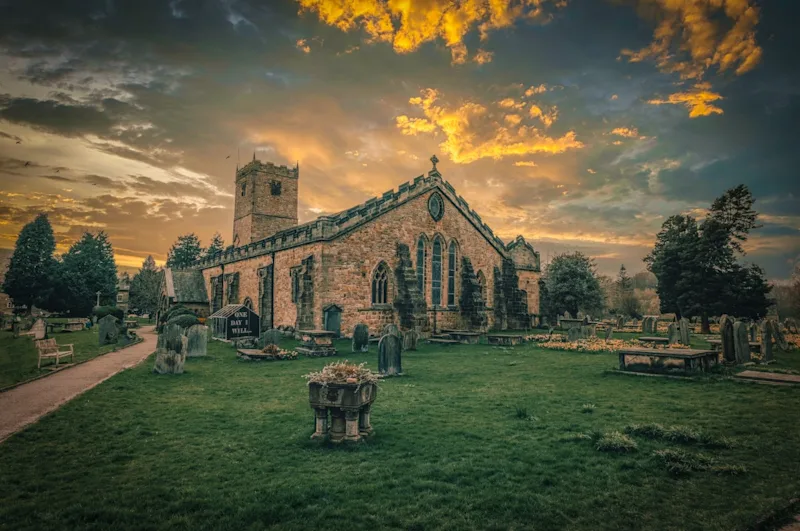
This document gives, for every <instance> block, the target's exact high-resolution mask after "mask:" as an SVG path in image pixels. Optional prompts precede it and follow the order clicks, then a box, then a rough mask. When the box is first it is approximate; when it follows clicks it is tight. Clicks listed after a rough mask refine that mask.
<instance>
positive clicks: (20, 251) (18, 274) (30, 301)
mask: <svg viewBox="0 0 800 531" xmlns="http://www.w3.org/2000/svg"><path fill="white" fill-rule="evenodd" d="M55 249H56V241H55V237H54V236H53V227H52V226H50V221H49V220H48V219H47V215H46V214H39V215H38V216H37V217H36V219H35V220H33V221H31V222H30V223H28V224H27V225H25V226H24V227H23V228H22V230H21V231H20V233H19V237H18V238H17V243H16V246H15V247H14V254H13V255H12V256H11V261H10V263H9V265H8V271H7V272H6V276H5V280H4V281H3V292H5V293H6V294H7V295H8V296H9V297H11V299H13V301H14V304H16V305H17V306H20V305H25V306H27V311H28V312H30V311H31V309H32V308H33V306H39V307H46V306H48V303H49V300H50V297H51V295H52V293H53V275H54V272H55V267H56V262H55V259H54V258H53V252H54V251H55Z"/></svg>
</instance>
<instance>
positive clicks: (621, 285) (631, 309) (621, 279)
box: [616, 264, 642, 319]
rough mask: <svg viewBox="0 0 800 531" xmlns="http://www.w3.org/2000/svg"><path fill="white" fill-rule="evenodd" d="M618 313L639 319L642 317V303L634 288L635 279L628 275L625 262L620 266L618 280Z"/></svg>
mask: <svg viewBox="0 0 800 531" xmlns="http://www.w3.org/2000/svg"><path fill="white" fill-rule="evenodd" d="M616 288H617V289H616V296H617V302H616V307H617V313H618V314H620V315H626V316H628V317H634V318H636V319H639V318H641V317H642V310H641V304H640V303H639V299H638V297H636V293H635V290H634V288H633V279H632V278H631V277H629V276H628V270H627V269H625V264H622V265H621V266H619V274H617V282H616Z"/></svg>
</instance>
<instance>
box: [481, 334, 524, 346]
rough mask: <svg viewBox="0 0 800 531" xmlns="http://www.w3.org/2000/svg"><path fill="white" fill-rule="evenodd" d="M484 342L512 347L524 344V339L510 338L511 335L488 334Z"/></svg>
mask: <svg viewBox="0 0 800 531" xmlns="http://www.w3.org/2000/svg"><path fill="white" fill-rule="evenodd" d="M486 340H487V341H488V342H489V344H490V345H503V346H514V345H521V344H522V343H524V342H525V338H523V337H522V336H511V335H503V334H489V335H487V336H486Z"/></svg>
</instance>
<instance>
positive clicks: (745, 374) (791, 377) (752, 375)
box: [736, 371, 800, 385]
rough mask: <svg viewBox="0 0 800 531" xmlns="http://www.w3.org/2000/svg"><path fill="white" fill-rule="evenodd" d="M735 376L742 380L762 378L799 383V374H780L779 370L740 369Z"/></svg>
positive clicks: (771, 380) (770, 380)
mask: <svg viewBox="0 0 800 531" xmlns="http://www.w3.org/2000/svg"><path fill="white" fill-rule="evenodd" d="M736 378H742V379H744V380H763V381H769V382H781V383H788V384H795V385H800V374H782V373H779V372H763V371H742V372H740V373H739V374H737V375H736Z"/></svg>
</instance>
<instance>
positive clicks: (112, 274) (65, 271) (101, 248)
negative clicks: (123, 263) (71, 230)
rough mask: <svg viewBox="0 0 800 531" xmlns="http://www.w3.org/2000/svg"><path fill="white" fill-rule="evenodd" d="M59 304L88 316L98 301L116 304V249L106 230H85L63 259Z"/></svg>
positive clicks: (59, 280)
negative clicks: (97, 231) (93, 231)
mask: <svg viewBox="0 0 800 531" xmlns="http://www.w3.org/2000/svg"><path fill="white" fill-rule="evenodd" d="M58 270H59V273H58V291H59V293H60V294H61V299H60V302H59V306H62V307H63V308H59V309H66V310H69V312H70V313H71V314H73V315H83V316H85V315H89V313H90V312H91V310H92V308H93V307H94V306H95V304H96V302H97V292H98V291H99V292H100V305H101V306H113V305H114V304H116V295H117V266H116V263H115V262H114V249H113V247H112V246H111V242H110V241H109V240H108V236H107V235H106V233H105V232H102V231H101V232H99V233H97V234H96V235H94V234H92V233H90V232H85V233H84V234H83V236H82V237H81V239H80V240H78V241H77V242H75V243H74V244H73V245H72V247H70V249H69V251H67V252H66V253H65V254H64V256H63V257H62V259H61V263H60V264H59V267H58Z"/></svg>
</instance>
